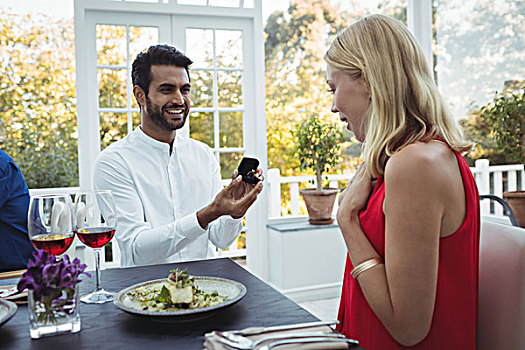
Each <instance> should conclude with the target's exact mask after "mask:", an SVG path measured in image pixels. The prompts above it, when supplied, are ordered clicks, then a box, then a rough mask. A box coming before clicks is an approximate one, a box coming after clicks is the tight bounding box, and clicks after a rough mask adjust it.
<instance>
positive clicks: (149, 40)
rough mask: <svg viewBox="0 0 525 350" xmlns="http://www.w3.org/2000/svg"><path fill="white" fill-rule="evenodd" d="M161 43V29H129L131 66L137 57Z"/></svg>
mask: <svg viewBox="0 0 525 350" xmlns="http://www.w3.org/2000/svg"><path fill="white" fill-rule="evenodd" d="M158 43H159V29H158V28H155V27H129V60H130V64H131V63H133V60H135V58H136V57H137V55H138V54H139V53H140V52H141V51H143V50H145V49H147V48H148V47H150V46H151V45H155V44H158Z"/></svg>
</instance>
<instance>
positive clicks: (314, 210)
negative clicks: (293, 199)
mask: <svg viewBox="0 0 525 350" xmlns="http://www.w3.org/2000/svg"><path fill="white" fill-rule="evenodd" d="M338 192H339V189H337V188H324V189H323V190H322V191H320V192H319V191H317V190H315V189H306V190H300V191H299V193H300V194H301V196H303V199H304V202H305V204H306V209H307V210H308V216H309V219H308V221H309V222H310V224H312V225H329V224H331V223H332V222H334V219H333V218H332V210H333V209H334V202H335V197H336V196H337V193H338Z"/></svg>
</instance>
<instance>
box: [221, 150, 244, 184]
mask: <svg viewBox="0 0 525 350" xmlns="http://www.w3.org/2000/svg"><path fill="white" fill-rule="evenodd" d="M219 159H220V160H219V161H220V165H221V177H222V178H223V179H229V178H231V176H232V173H233V171H234V170H235V169H237V167H238V166H239V164H240V163H241V159H242V152H233V153H221V154H220V156H219Z"/></svg>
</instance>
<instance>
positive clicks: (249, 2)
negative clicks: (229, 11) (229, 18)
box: [244, 0, 254, 9]
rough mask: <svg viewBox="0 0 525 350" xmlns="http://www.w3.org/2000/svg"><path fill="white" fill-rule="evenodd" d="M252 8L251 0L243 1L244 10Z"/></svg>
mask: <svg viewBox="0 0 525 350" xmlns="http://www.w3.org/2000/svg"><path fill="white" fill-rule="evenodd" d="M253 7H254V3H253V0H244V8H245V9H252V8H253Z"/></svg>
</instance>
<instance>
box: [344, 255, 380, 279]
mask: <svg viewBox="0 0 525 350" xmlns="http://www.w3.org/2000/svg"><path fill="white" fill-rule="evenodd" d="M381 264H383V261H382V260H381V259H379V258H373V259H370V260H366V261H364V262H362V263H361V264H359V265H357V266H356V267H354V268H353V269H352V272H350V275H351V276H352V277H353V278H354V279H355V280H357V277H358V276H359V275H360V274H362V273H363V272H365V271H366V270H368V269H371V268H372V267H374V266H377V265H381Z"/></svg>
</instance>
